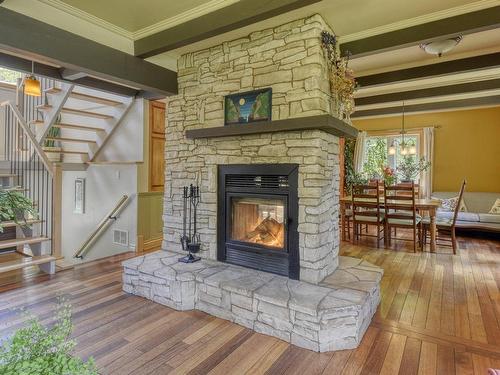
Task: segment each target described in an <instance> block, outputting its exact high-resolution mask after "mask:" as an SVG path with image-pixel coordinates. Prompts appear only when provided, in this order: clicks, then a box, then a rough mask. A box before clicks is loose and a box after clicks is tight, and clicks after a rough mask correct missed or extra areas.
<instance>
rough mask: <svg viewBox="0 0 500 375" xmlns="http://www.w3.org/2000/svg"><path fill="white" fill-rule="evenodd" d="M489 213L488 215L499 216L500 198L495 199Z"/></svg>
mask: <svg viewBox="0 0 500 375" xmlns="http://www.w3.org/2000/svg"><path fill="white" fill-rule="evenodd" d="M489 213H490V214H500V198H497V200H496V201H495V203H494V204H493V207H491V210H490V212H489Z"/></svg>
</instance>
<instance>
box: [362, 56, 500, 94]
mask: <svg viewBox="0 0 500 375" xmlns="http://www.w3.org/2000/svg"><path fill="white" fill-rule="evenodd" d="M498 67H500V52H497V53H491V54H487V55H481V56H474V57H467V58H464V59H458V60H450V61H444V62H440V63H436V64H429V65H422V66H416V67H413V68H408V69H401V70H393V71H390V72H384V73H378V74H371V75H368V76H362V77H358V78H356V82H357V83H358V84H359V86H360V87H362V88H363V87H371V86H381V85H388V84H391V83H396V82H402V81H409V80H417V79H423V78H429V77H436V76H443V75H450V74H457V73H465V72H471V71H478V70H485V69H493V68H498Z"/></svg>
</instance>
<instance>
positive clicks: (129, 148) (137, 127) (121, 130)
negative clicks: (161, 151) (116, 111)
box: [97, 99, 147, 161]
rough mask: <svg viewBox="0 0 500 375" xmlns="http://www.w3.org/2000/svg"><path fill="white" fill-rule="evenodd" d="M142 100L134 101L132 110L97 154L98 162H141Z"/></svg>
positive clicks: (143, 101) (143, 103) (142, 133)
mask: <svg viewBox="0 0 500 375" xmlns="http://www.w3.org/2000/svg"><path fill="white" fill-rule="evenodd" d="M145 105H147V102H146V101H145V100H144V99H136V100H135V102H134V104H132V108H130V110H129V112H128V113H127V115H126V116H125V118H124V119H123V121H122V123H121V124H120V126H119V127H118V128H117V129H116V131H115V132H114V133H113V135H112V136H111V138H110V139H109V140H108V142H107V143H106V145H105V147H104V148H103V149H102V151H101V152H100V153H99V155H98V157H97V160H98V161H118V160H119V161H143V143H144V142H143V139H144V138H143V137H144V115H145V110H144V106H145Z"/></svg>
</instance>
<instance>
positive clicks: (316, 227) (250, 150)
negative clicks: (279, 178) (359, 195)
mask: <svg viewBox="0 0 500 375" xmlns="http://www.w3.org/2000/svg"><path fill="white" fill-rule="evenodd" d="M323 30H329V28H328V26H327V25H326V24H325V22H324V21H323V19H322V18H321V16H319V15H314V16H312V17H309V18H307V19H300V20H297V21H293V22H291V23H288V24H285V25H282V26H279V27H276V28H271V29H266V30H263V31H259V32H255V33H252V34H250V35H249V36H248V37H246V38H241V39H237V40H234V41H231V42H226V43H223V44H221V45H218V46H215V47H212V48H208V49H205V50H202V51H198V52H195V53H189V54H186V55H183V56H182V57H181V58H180V59H179V62H178V82H179V95H177V96H175V97H171V98H170V100H169V102H168V106H167V108H168V112H167V127H166V152H165V157H166V171H165V179H166V181H165V186H166V191H165V200H164V205H165V207H164V223H165V227H164V241H163V246H162V247H163V249H164V250H172V251H181V246H180V243H179V238H180V235H181V228H182V198H181V194H182V186H184V185H189V184H190V183H197V184H199V185H200V188H201V196H202V197H201V198H202V199H201V204H200V206H199V229H200V233H201V242H202V251H201V252H200V255H201V256H202V257H205V258H209V259H216V257H217V255H216V252H217V251H216V249H217V230H216V228H217V165H220V164H264V163H297V164H299V191H298V195H299V227H298V230H299V240H300V243H299V246H300V266H301V271H300V272H301V280H304V281H308V282H312V283H318V282H319V281H321V280H322V279H323V278H324V277H325V276H327V275H328V274H330V273H331V272H333V271H334V270H335V268H336V267H337V265H338V248H339V235H338V232H339V231H338V194H339V192H338V191H339V189H338V188H339V178H338V177H339V160H338V152H339V151H338V138H337V137H335V136H333V135H331V134H327V133H325V132H322V131H319V130H318V131H302V132H283V133H272V134H271V133H268V134H261V135H252V136H240V137H225V138H211V139H198V140H189V139H186V138H185V134H184V132H185V130H187V129H195V128H200V127H213V126H223V124H224V110H223V101H224V95H228V94H232V93H237V92H243V91H249V90H254V89H258V88H264V87H272V90H273V100H272V101H273V102H272V118H273V120H277V119H286V118H290V117H301V116H312V115H318V114H325V113H332V108H334V103H332V102H331V100H330V95H329V83H328V75H327V68H326V60H325V56H324V53H323V49H322V46H321V37H320V36H321V32H322V31H323ZM248 126H251V125H248Z"/></svg>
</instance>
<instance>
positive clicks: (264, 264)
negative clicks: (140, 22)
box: [124, 15, 382, 351]
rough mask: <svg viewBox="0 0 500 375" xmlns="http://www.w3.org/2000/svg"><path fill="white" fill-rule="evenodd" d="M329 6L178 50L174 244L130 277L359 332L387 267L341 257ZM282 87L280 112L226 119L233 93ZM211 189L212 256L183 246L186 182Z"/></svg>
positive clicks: (209, 302)
mask: <svg viewBox="0 0 500 375" xmlns="http://www.w3.org/2000/svg"><path fill="white" fill-rule="evenodd" d="M324 30H327V31H329V26H328V25H327V24H326V23H325V22H324V20H323V19H322V18H321V17H320V16H319V15H314V16H311V17H308V18H305V19H300V20H296V21H293V22H290V23H287V24H285V25H281V26H277V27H275V28H269V29H266V30H262V31H258V32H254V33H252V34H250V35H249V36H248V37H245V38H241V39H237V40H233V41H229V42H224V43H223V44H220V45H217V46H214V47H211V48H207V49H204V50H201V51H198V52H194V53H188V54H185V55H183V56H182V57H181V58H180V59H179V60H178V83H179V94H178V95H177V96H176V97H171V98H169V101H168V105H167V108H168V114H167V122H166V150H165V164H166V169H165V187H166V191H165V197H164V215H163V219H164V240H163V243H162V249H163V251H160V252H158V253H154V254H149V255H146V256H144V257H139V258H135V259H132V260H130V261H127V262H124V290H125V291H127V292H130V293H134V294H137V295H141V296H144V297H146V298H149V299H152V300H154V301H156V302H158V303H162V304H164V305H167V306H170V307H173V308H176V309H180V310H187V309H193V308H196V309H199V310H202V311H205V312H207V313H209V314H212V315H215V316H218V317H221V318H224V319H228V320H231V321H234V322H236V323H238V324H242V325H244V326H245V327H249V328H252V329H254V330H256V331H258V332H262V333H266V334H270V335H273V336H276V337H279V338H282V339H284V340H286V341H289V342H292V343H294V344H296V345H299V346H302V347H305V348H309V349H312V350H316V351H326V350H336V349H343V348H353V347H356V346H357V345H358V344H359V341H360V340H361V338H362V336H363V334H364V332H365V330H366V328H367V326H368V324H369V322H370V321H371V317H372V316H373V314H374V312H375V309H376V307H377V305H378V301H379V298H380V296H379V282H380V278H381V275H382V270H381V269H379V268H378V267H375V266H373V265H371V264H369V263H368V262H362V261H361V260H359V259H353V258H346V257H339V242H340V241H339V137H340V136H347V137H353V136H355V135H356V132H357V131H356V130H355V129H354V128H353V127H352V126H350V125H349V124H347V123H345V122H344V121H342V120H340V119H338V118H336V110H335V108H336V103H335V102H334V101H333V100H332V99H331V95H330V88H329V80H328V71H327V66H326V60H325V55H324V52H323V49H322V46H321V32H322V31H324ZM262 88H272V121H267V122H259V123H254V124H252V123H250V124H245V125H229V126H227V125H226V126H225V125H224V108H223V103H224V96H225V95H229V94H234V93H238V92H243V91H249V90H256V89H262ZM191 183H193V184H196V185H199V186H200V189H201V201H200V204H199V206H198V213H199V215H198V228H199V233H200V240H201V244H202V245H201V250H200V252H199V253H198V254H197V255H199V256H200V257H201V258H202V260H201V261H200V262H197V263H193V264H187V265H186V264H180V263H177V259H178V257H179V254H181V253H182V254H185V253H184V252H183V251H182V248H181V244H180V237H181V235H182V221H183V219H182V212H183V201H182V193H183V190H182V188H183V186H186V185H189V184H191Z"/></svg>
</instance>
